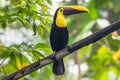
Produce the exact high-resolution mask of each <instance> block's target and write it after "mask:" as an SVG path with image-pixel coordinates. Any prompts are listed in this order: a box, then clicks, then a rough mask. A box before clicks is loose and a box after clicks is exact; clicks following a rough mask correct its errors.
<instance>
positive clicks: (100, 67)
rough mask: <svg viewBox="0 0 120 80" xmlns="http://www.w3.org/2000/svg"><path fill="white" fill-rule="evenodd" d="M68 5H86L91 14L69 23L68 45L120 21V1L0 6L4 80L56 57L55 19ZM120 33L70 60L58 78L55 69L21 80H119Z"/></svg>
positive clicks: (4, 1) (25, 1) (8, 2)
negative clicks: (52, 42) (53, 41)
mask: <svg viewBox="0 0 120 80" xmlns="http://www.w3.org/2000/svg"><path fill="white" fill-rule="evenodd" d="M65 5H82V6H85V7H87V8H88V9H89V11H90V12H89V13H85V14H77V15H72V16H69V17H66V20H67V23H68V30H69V44H72V43H74V42H76V41H78V40H81V39H83V38H85V37H87V36H88V35H90V34H93V33H94V32H96V31H98V30H100V29H102V28H105V27H106V26H108V25H110V24H111V23H113V22H115V21H117V20H119V19H120V0H56V1H55V0H0V79H2V78H3V77H5V76H6V75H8V74H11V73H13V72H15V71H17V70H19V69H21V68H23V67H24V66H27V65H29V64H31V63H33V62H35V61H37V60H39V59H42V58H44V57H46V56H48V55H50V54H52V50H51V47H50V43H49V34H50V28H51V24H52V18H53V15H54V11H55V10H56V9H57V8H58V7H59V6H65ZM119 33H120V31H116V32H113V33H111V34H109V35H108V36H106V37H105V38H103V39H102V40H100V41H98V42H96V43H94V44H90V45H88V46H86V47H84V48H82V49H80V50H78V51H76V52H74V53H73V54H72V55H69V56H67V57H65V58H64V61H65V62H64V63H65V68H66V72H65V74H64V75H62V76H56V75H54V74H53V73H52V64H50V65H47V66H45V67H43V68H41V69H39V70H37V71H35V72H32V73H31V74H29V75H27V76H25V77H24V78H21V79H20V80H120V74H119V73H120V72H119V71H120V36H119Z"/></svg>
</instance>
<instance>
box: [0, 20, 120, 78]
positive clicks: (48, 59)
mask: <svg viewBox="0 0 120 80" xmlns="http://www.w3.org/2000/svg"><path fill="white" fill-rule="evenodd" d="M118 29H120V20H119V21H116V22H114V23H112V24H111V25H109V26H107V27H106V28H104V29H102V30H99V31H97V32H95V33H94V34H92V35H90V36H88V37H86V38H84V39H82V40H80V41H78V42H75V43H73V44H72V45H70V46H67V47H65V48H64V49H62V50H60V51H58V52H56V53H57V54H52V55H50V56H48V57H45V58H44V59H41V60H39V61H37V62H35V63H32V64H30V65H29V66H27V67H24V68H22V69H20V70H18V71H16V72H15V73H12V74H10V75H8V76H6V77H5V78H3V79H2V80H17V79H19V78H21V77H23V76H25V75H27V74H29V73H31V72H33V71H35V70H38V69H40V68H42V67H43V66H45V65H48V64H50V63H52V62H54V61H55V60H58V59H60V58H63V57H65V56H67V55H69V54H71V53H72V52H74V51H76V50H78V49H80V48H82V47H84V46H87V45H89V44H91V43H95V42H96V41H98V40H100V39H101V38H103V37H105V36H106V35H108V34H110V33H111V32H113V31H116V30H118Z"/></svg>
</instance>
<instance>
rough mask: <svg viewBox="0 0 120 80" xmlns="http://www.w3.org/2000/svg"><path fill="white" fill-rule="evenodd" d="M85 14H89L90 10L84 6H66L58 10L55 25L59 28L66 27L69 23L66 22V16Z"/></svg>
mask: <svg viewBox="0 0 120 80" xmlns="http://www.w3.org/2000/svg"><path fill="white" fill-rule="evenodd" d="M83 12H89V10H88V9H87V8H86V7H83V6H76V5H71V6H64V7H60V8H58V9H57V11H56V13H55V16H54V23H55V24H56V25H57V26H58V27H66V26H67V23H66V20H65V17H64V16H65V15H72V14H78V13H83Z"/></svg>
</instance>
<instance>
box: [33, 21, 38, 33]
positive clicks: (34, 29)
mask: <svg viewBox="0 0 120 80" xmlns="http://www.w3.org/2000/svg"><path fill="white" fill-rule="evenodd" d="M32 27H33V32H34V33H33V35H36V33H37V32H36V31H37V25H36V24H35V22H34V23H33V26H32Z"/></svg>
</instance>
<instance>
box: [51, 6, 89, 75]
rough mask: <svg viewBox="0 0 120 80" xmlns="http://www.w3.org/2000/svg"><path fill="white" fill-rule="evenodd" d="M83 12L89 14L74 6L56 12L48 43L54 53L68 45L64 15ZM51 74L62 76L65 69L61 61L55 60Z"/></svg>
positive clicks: (85, 9) (83, 9)
mask: <svg viewBox="0 0 120 80" xmlns="http://www.w3.org/2000/svg"><path fill="white" fill-rule="evenodd" d="M83 12H89V10H88V9H87V8H85V7H83V6H76V5H71V6H65V7H60V8H58V9H57V10H56V12H55V14H54V18H53V24H52V27H51V33H50V43H51V47H52V50H53V51H54V53H55V52H57V51H59V50H61V49H63V48H65V47H66V46H67V44H68V30H67V23H66V20H65V15H72V14H78V13H83ZM53 72H54V73H55V74H56V75H62V74H64V72H65V68H64V62H63V59H59V60H56V61H55V62H54V63H53Z"/></svg>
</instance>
